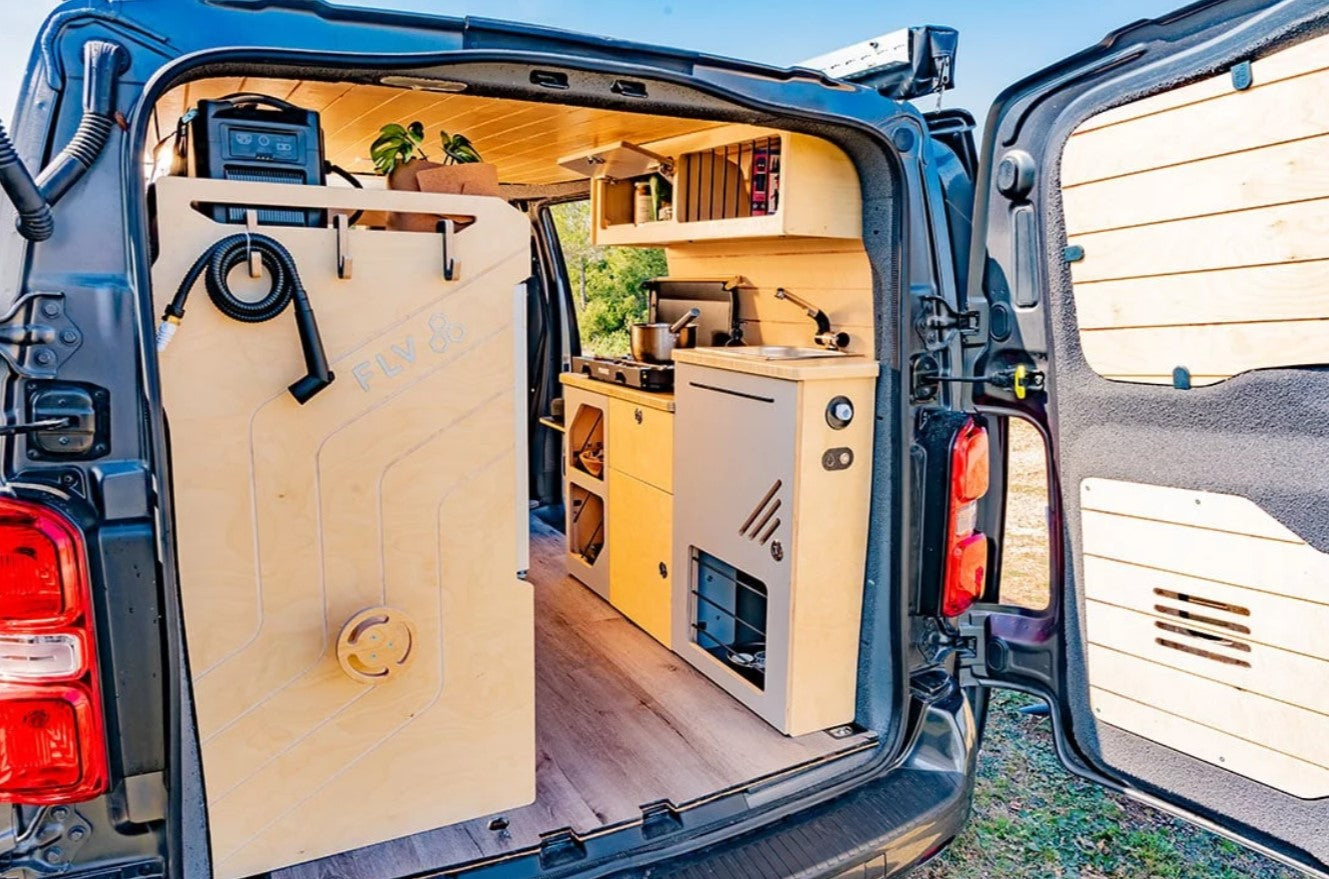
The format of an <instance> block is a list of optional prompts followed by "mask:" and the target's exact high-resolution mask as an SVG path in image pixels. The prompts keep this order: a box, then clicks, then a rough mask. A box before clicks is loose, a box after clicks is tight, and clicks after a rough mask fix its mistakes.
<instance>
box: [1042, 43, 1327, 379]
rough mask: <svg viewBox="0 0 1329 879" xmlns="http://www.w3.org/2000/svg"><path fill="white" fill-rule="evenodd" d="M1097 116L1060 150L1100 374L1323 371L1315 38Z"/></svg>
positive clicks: (1321, 50) (1321, 82) (1323, 146)
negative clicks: (1240, 72)
mask: <svg viewBox="0 0 1329 879" xmlns="http://www.w3.org/2000/svg"><path fill="white" fill-rule="evenodd" d="M1252 73H1253V79H1254V84H1253V85H1252V86H1251V88H1249V89H1247V90H1245V91H1236V90H1234V89H1233V87H1232V80H1231V76H1230V75H1229V74H1226V73H1225V74H1222V75H1219V76H1215V77H1212V78H1209V79H1205V80H1202V81H1200V82H1196V83H1194V84H1192V85H1188V86H1184V87H1182V88H1179V89H1174V90H1172V91H1169V92H1164V93H1162V94H1159V95H1155V96H1153V97H1150V98H1146V99H1144V100H1141V101H1137V102H1134V103H1132V104H1127V105H1125V106H1123V107H1118V108H1115V109H1112V110H1108V111H1106V112H1104V113H1100V114H1098V115H1097V116H1094V117H1092V118H1091V119H1088V120H1086V121H1085V122H1084V123H1083V124H1082V125H1080V126H1079V127H1078V128H1077V129H1076V131H1075V132H1074V134H1072V136H1071V138H1070V140H1069V141H1068V143H1067V145H1066V150H1065V153H1064V156H1063V164H1062V181H1061V183H1062V196H1063V201H1064V207H1065V217H1066V233H1067V238H1068V241H1069V243H1070V244H1071V245H1077V246H1079V247H1082V248H1083V249H1084V258H1083V259H1082V260H1080V261H1078V262H1076V263H1073V264H1072V266H1071V275H1072V279H1073V282H1074V295H1075V307H1076V315H1077V318H1078V321H1079V325H1080V341H1081V344H1082V345H1083V347H1084V353H1085V357H1086V359H1087V361H1088V363H1089V365H1090V366H1091V367H1093V369H1094V370H1095V371H1097V372H1098V373H1099V374H1101V375H1104V376H1107V377H1110V378H1115V379H1119V380H1124V381H1137V382H1154V383H1162V384H1167V383H1171V381H1172V373H1173V369H1174V368H1176V367H1179V366H1180V367H1185V368H1186V369H1187V370H1188V371H1189V372H1190V375H1191V383H1192V384H1197V385H1199V384H1212V383H1215V382H1219V381H1222V380H1224V379H1227V378H1229V377H1231V376H1233V375H1236V374H1237V373H1240V372H1245V371H1247V370H1251V369H1260V368H1268V367H1276V366H1299V365H1317V364H1323V363H1325V362H1326V361H1327V360H1329V356H1327V355H1329V297H1326V296H1325V295H1324V290H1325V285H1326V283H1327V282H1329V234H1327V233H1329V104H1326V103H1325V102H1324V101H1323V100H1321V99H1320V96H1322V95H1323V94H1324V93H1325V92H1326V91H1329V37H1319V38H1316V39H1313V40H1309V41H1307V42H1304V43H1301V44H1299V45H1297V46H1294V47H1292V48H1289V49H1286V50H1284V51H1282V52H1278V53H1275V54H1273V55H1270V56H1268V57H1266V58H1261V59H1258V60H1256V61H1255V62H1254V63H1253V64H1252Z"/></svg>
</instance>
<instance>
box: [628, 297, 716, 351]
mask: <svg viewBox="0 0 1329 879" xmlns="http://www.w3.org/2000/svg"><path fill="white" fill-rule="evenodd" d="M699 317H701V309H700V308H693V309H690V310H689V311H688V312H687V313H686V314H684V315H683V316H682V317H680V318H679V319H678V320H676V321H674V323H673V325H672V326H671V325H670V324H666V323H649V324H647V323H642V324H633V325H632V359H633V360H639V361H641V362H642V363H669V362H670V361H672V360H673V354H674V349H675V348H693V347H695V346H696V344H697V327H696V325H695V324H693V321H695V320H696V319H697V318H699Z"/></svg>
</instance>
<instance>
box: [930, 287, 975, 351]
mask: <svg viewBox="0 0 1329 879" xmlns="http://www.w3.org/2000/svg"><path fill="white" fill-rule="evenodd" d="M918 300H919V303H920V304H921V305H923V306H924V307H925V308H926V309H927V310H926V311H925V312H924V313H923V314H920V315H919V317H918V319H917V320H916V321H914V326H915V327H916V328H917V329H918V334H919V336H920V338H922V340H923V343H924V344H925V345H926V346H927V348H928V349H929V350H936V349H938V348H944V347H945V346H946V345H947V344H948V343H949V342H950V335H951V333H959V334H960V336H961V337H970V336H977V337H979V338H983V339H986V338H987V334H988V326H987V320H986V315H985V313H984V312H982V311H978V310H971V311H960V310H959V309H957V308H955V307H954V306H952V305H951V304H950V303H949V302H947V301H946V300H945V299H943V298H941V297H940V296H932V295H928V296H920V297H918Z"/></svg>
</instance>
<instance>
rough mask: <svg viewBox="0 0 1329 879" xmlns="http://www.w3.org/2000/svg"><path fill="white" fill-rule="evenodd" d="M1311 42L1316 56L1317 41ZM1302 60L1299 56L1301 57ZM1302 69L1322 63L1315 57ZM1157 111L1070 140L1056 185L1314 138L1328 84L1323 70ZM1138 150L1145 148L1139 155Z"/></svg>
mask: <svg viewBox="0 0 1329 879" xmlns="http://www.w3.org/2000/svg"><path fill="white" fill-rule="evenodd" d="M1313 42H1315V43H1318V44H1319V51H1320V54H1321V56H1323V53H1324V47H1325V45H1329V41H1326V40H1325V38H1324V37H1319V38H1317V39H1316V40H1314V41H1313ZM1303 57H1305V56H1303ZM1305 60H1306V61H1307V63H1310V64H1314V65H1316V66H1320V65H1322V62H1318V61H1316V60H1315V59H1311V58H1305ZM1215 79H1218V80H1220V81H1222V82H1223V83H1227V84H1228V88H1229V91H1228V92H1227V93H1226V94H1225V95H1223V96H1222V97H1220V98H1216V99H1214V100H1211V101H1203V102H1201V103H1198V104H1187V105H1183V106H1180V107H1177V108H1176V109H1173V110H1169V111H1167V112H1164V113H1157V114H1154V115H1150V116H1143V117H1140V118H1138V119H1135V120H1132V121H1130V122H1124V123H1122V124H1119V125H1112V126H1109V127H1106V128H1098V129H1096V130H1091V131H1085V132H1083V133H1078V134H1075V135H1072V137H1071V143H1070V144H1069V145H1068V149H1067V153H1066V157H1065V160H1064V163H1063V166H1062V171H1061V182H1062V185H1063V186H1070V185H1074V184H1081V183H1087V182H1089V181H1093V180H1106V179H1108V178H1110V177H1118V176H1121V175H1124V174H1135V173H1139V172H1140V171H1147V170H1149V169H1151V168H1162V167H1165V166H1167V165H1177V164H1181V163H1182V162H1192V161H1195V160H1196V159H1202V158H1208V157H1210V156H1219V155H1223V154H1225V153H1236V152H1240V151H1242V150H1248V149H1252V148H1255V147H1260V146H1265V145H1266V144H1269V143H1273V142H1275V141H1290V140H1296V139H1299V138H1303V137H1314V136H1316V135H1319V134H1322V133H1324V131H1325V130H1326V128H1329V124H1327V123H1329V108H1326V107H1325V106H1324V104H1323V102H1321V101H1316V100H1314V96H1315V95H1317V94H1321V93H1323V91H1324V89H1325V87H1326V83H1329V69H1320V70H1317V71H1315V72H1310V73H1307V74H1305V75H1302V76H1296V77H1289V78H1287V79H1283V80H1279V81H1277V82H1272V83H1268V84H1262V85H1257V86H1255V87H1253V88H1250V89H1247V90H1246V91H1236V90H1233V89H1231V81H1232V80H1231V76H1230V75H1229V74H1226V73H1224V74H1220V75H1218V76H1217V77H1215ZM1141 144H1148V145H1149V148H1148V149H1142V148H1141Z"/></svg>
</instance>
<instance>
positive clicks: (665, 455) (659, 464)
mask: <svg viewBox="0 0 1329 879" xmlns="http://www.w3.org/2000/svg"><path fill="white" fill-rule="evenodd" d="M609 435H610V436H611V437H613V439H612V441H611V443H610V447H609V450H608V458H609V466H610V467H611V468H612V469H615V470H621V471H622V472H624V473H626V474H628V475H629V476H635V477H637V478H638V479H640V480H641V481H642V482H645V483H648V484H650V485H653V486H655V487H656V488H659V489H663V490H664V491H667V492H670V493H671V494H672V493H673V491H674V415H673V413H672V412H666V411H664V410H662V409H652V408H651V407H650V406H641V405H638V404H636V403H631V402H629V401H627V400H612V399H611V400H610V401H609Z"/></svg>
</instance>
